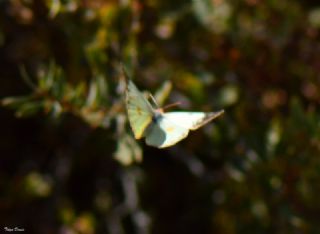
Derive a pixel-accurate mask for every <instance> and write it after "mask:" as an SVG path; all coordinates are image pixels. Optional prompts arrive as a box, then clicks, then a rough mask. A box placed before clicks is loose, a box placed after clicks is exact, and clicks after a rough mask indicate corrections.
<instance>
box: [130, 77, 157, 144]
mask: <svg viewBox="0 0 320 234" xmlns="http://www.w3.org/2000/svg"><path fill="white" fill-rule="evenodd" d="M126 105H127V112H128V117H129V122H130V126H131V128H132V131H133V134H134V137H135V138H136V139H140V138H141V137H143V136H144V133H145V130H146V129H147V127H148V126H149V125H150V123H151V122H152V117H153V115H154V113H153V112H154V111H153V109H152V107H151V105H150V103H149V102H148V100H147V99H146V98H145V97H144V96H143V94H142V93H141V92H140V91H139V90H138V88H137V87H136V86H135V85H134V84H133V82H132V81H130V80H127V90H126Z"/></svg>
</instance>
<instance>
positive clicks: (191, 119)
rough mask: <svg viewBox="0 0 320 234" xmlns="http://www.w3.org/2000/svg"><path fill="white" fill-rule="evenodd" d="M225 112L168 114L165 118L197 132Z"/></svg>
mask: <svg viewBox="0 0 320 234" xmlns="http://www.w3.org/2000/svg"><path fill="white" fill-rule="evenodd" d="M223 113H224V111H223V110H222V111H218V112H209V113H206V112H168V113H165V114H164V115H163V116H164V118H166V119H168V120H169V121H171V122H172V123H175V124H177V125H179V126H180V127H184V128H187V129H190V130H196V129H198V128H200V127H202V126H203V125H205V124H206V123H208V122H210V121H211V120H213V119H215V118H217V117H219V116H220V115H222V114H223Z"/></svg>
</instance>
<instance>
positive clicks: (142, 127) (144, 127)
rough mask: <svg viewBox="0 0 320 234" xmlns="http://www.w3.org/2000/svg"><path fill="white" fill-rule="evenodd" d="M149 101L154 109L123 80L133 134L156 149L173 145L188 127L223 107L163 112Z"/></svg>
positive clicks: (204, 121)
mask: <svg viewBox="0 0 320 234" xmlns="http://www.w3.org/2000/svg"><path fill="white" fill-rule="evenodd" d="M150 96H151V95H150ZM151 98H152V96H151ZM153 102H154V105H155V106H156V108H154V107H153V106H152V105H151V103H150V102H149V101H148V99H147V98H146V97H145V96H144V94H142V93H141V92H140V91H139V89H138V88H137V87H136V86H135V84H134V83H133V82H132V81H131V80H130V79H126V107H127V113H128V118H129V123H130V126H131V128H132V131H133V134H134V137H135V138H136V139H140V138H143V137H145V141H146V143H147V145H150V146H154V147H157V148H165V147H169V146H172V145H175V144H176V143H177V142H179V141H181V140H182V139H184V138H186V137H187V135H188V133H189V131H190V130H196V129H198V128H200V127H201V126H203V125H205V124H207V123H208V122H210V121H211V120H213V119H215V118H217V117H219V116H220V115H222V114H223V113H224V110H220V111H217V112H209V113H206V112H167V113H165V112H164V111H163V109H162V108H159V107H158V106H157V104H156V101H155V100H154V99H153Z"/></svg>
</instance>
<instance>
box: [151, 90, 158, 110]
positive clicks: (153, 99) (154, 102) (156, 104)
mask: <svg viewBox="0 0 320 234" xmlns="http://www.w3.org/2000/svg"><path fill="white" fill-rule="evenodd" d="M149 97H150V98H151V100H152V102H153V104H154V105H155V107H156V108H159V105H158V102H157V100H156V99H155V98H154V97H153V96H152V94H151V93H149Z"/></svg>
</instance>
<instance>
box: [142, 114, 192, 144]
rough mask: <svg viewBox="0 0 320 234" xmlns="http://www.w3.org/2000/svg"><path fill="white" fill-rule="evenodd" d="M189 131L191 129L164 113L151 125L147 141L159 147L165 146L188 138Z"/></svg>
mask: <svg viewBox="0 0 320 234" xmlns="http://www.w3.org/2000/svg"><path fill="white" fill-rule="evenodd" d="M188 133H189V129H187V128H184V127H181V126H179V125H177V124H175V123H173V122H171V121H170V120H169V119H167V118H165V116H163V115H162V116H160V117H159V118H157V120H156V121H154V122H152V124H151V125H150V126H149V128H148V130H147V134H146V143H147V144H148V145H151V146H155V147H158V148H165V147H168V146H172V145H174V144H176V143H177V142H178V141H181V140H182V139H184V138H186V137H187V135H188Z"/></svg>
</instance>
